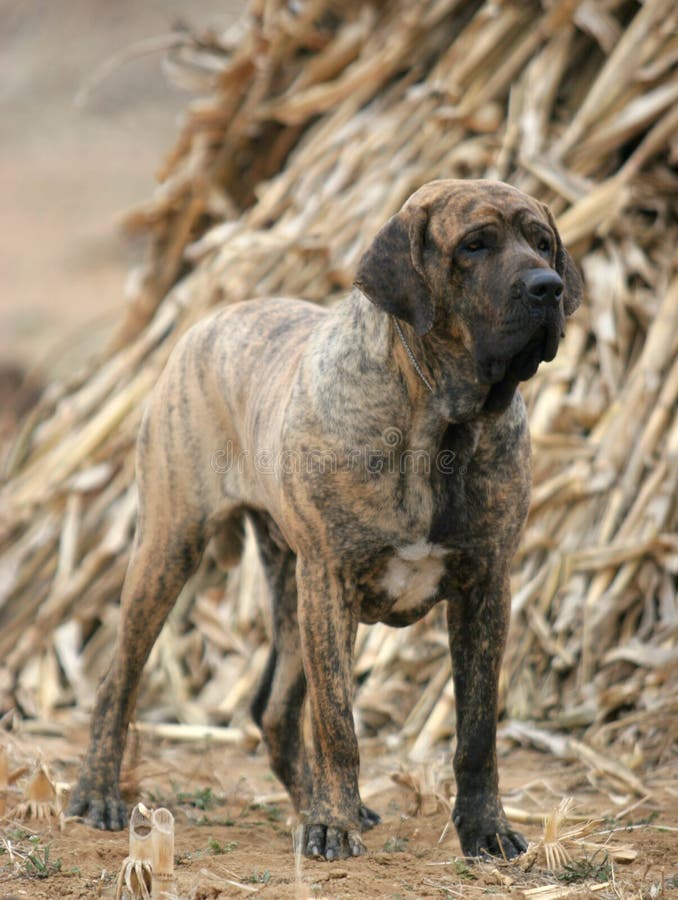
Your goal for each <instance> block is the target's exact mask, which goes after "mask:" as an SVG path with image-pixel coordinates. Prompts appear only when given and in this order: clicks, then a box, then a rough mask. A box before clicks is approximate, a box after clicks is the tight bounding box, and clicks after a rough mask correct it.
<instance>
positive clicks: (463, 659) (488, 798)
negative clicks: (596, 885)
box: [447, 574, 527, 859]
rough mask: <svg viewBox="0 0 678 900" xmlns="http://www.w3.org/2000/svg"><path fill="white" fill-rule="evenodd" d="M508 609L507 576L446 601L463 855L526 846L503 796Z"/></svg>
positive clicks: (456, 818)
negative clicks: (500, 744)
mask: <svg viewBox="0 0 678 900" xmlns="http://www.w3.org/2000/svg"><path fill="white" fill-rule="evenodd" d="M509 612H510V590H509V580H508V575H507V574H505V575H503V576H502V577H501V578H494V577H492V576H491V577H489V578H488V579H487V581H486V582H485V583H483V584H477V585H476V586H474V587H473V588H471V589H470V590H469V591H468V592H467V593H466V595H465V596H463V597H459V598H458V599H457V600H454V601H450V602H449V603H448V612H447V621H448V630H449V638H450V651H451V654H452V670H453V674H454V689H455V696H456V703H457V750H456V753H455V756H454V771H455V776H456V780H457V800H456V803H455V806H454V811H453V813H452V819H453V822H454V824H455V827H456V829H457V833H458V835H459V840H460V842H461V848H462V852H463V853H464V855H465V856H484V855H487V854H490V855H492V856H502V855H504V856H506V857H507V858H508V859H511V858H513V857H514V856H517V855H518V854H519V853H522V852H523V851H524V850H526V849H527V844H526V842H525V839H524V838H523V836H522V835H521V834H519V833H518V832H516V831H513V830H512V829H511V828H510V826H509V824H508V821H507V819H506V815H505V813H504V809H503V807H502V804H501V800H500V799H499V776H498V772H497V750H496V737H497V690H498V682H499V668H500V666H501V660H502V656H503V653H504V645H505V643H506V634H507V631H508V621H509Z"/></svg>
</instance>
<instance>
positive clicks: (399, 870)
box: [0, 725, 678, 900]
mask: <svg viewBox="0 0 678 900" xmlns="http://www.w3.org/2000/svg"><path fill="white" fill-rule="evenodd" d="M56 730H59V729H56ZM0 740H1V741H3V742H4V743H6V745H7V747H8V749H9V753H10V758H11V761H12V768H15V767H16V766H18V765H21V764H22V763H24V764H25V763H32V762H33V761H35V760H36V759H41V760H43V761H45V762H47V763H48V764H49V765H50V767H51V770H52V772H53V773H54V775H55V777H56V779H57V780H58V781H60V782H61V781H65V782H70V781H72V780H73V779H74V778H75V777H77V768H78V762H79V760H80V758H81V754H82V751H83V749H84V747H85V741H86V730H85V727H84V725H78V726H77V727H66V728H65V729H64V730H63V735H62V736H53V735H52V736H48V735H45V734H33V735H28V734H25V733H24V734H22V733H20V732H19V733H17V734H9V733H6V734H5V735H3V736H2V737H0ZM500 750H501V755H502V759H501V778H502V791H503V796H504V803H505V805H506V806H507V808H510V809H512V810H517V811H518V812H517V813H514V821H515V822H518V821H519V820H520V821H521V824H520V828H521V830H522V831H523V832H524V834H525V835H526V837H527V838H528V839H529V840H530V841H537V840H538V839H539V837H540V835H541V834H542V830H543V829H542V825H541V817H542V815H543V814H544V813H548V812H549V811H550V810H551V809H553V808H554V807H555V806H557V804H558V803H559V802H560V800H561V799H562V798H563V797H566V796H573V797H574V798H575V800H576V806H575V808H574V812H576V813H577V814H579V815H582V816H587V817H588V816H590V817H602V818H603V819H604V821H603V822H602V823H601V824H600V825H599V826H598V827H597V829H596V831H595V833H594V834H593V835H591V836H590V837H589V838H588V840H591V841H595V842H597V843H601V844H602V843H605V842H609V841H611V842H612V843H614V844H617V845H619V844H622V845H624V846H627V847H629V848H631V849H633V850H634V851H636V854H637V855H636V858H635V860H633V861H632V862H630V863H627V864H624V865H622V864H620V863H613V864H610V862H609V859H608V857H607V855H606V852H605V850H604V849H601V850H595V849H588V850H586V849H583V850H580V851H578V852H577V853H576V854H573V857H574V862H573V865H572V866H571V867H570V868H569V869H566V870H565V871H564V872H561V873H560V875H559V876H555V875H553V874H550V873H548V872H547V871H546V870H545V868H544V866H543V865H540V864H539V863H537V864H536V865H535V867H534V868H533V869H532V870H531V871H529V872H523V871H522V870H521V869H519V868H517V867H516V866H513V865H507V864H505V863H503V862H502V863H499V864H497V865H493V864H490V863H488V864H483V865H478V864H471V863H468V862H465V861H463V860H461V859H460V858H459V854H460V848H459V844H458V841H457V838H456V835H455V833H454V829H453V828H451V827H448V811H447V810H446V809H445V808H444V803H442V802H441V803H440V804H438V808H436V803H435V801H434V799H433V793H434V792H436V793H438V795H439V796H440V797H442V798H443V799H446V798H447V797H449V789H450V787H451V790H453V789H454V788H453V783H452V785H451V786H450V785H449V781H448V779H449V776H450V766H449V758H447V759H446V758H445V757H444V756H441V757H439V758H436V759H434V760H431V761H430V762H429V763H428V764H427V765H426V766H421V765H413V764H411V763H407V761H406V756H405V754H404V752H403V751H401V750H399V751H395V750H393V751H388V752H387V751H385V750H384V742H383V741H378V742H377V743H375V742H372V743H370V742H367V744H365V743H363V768H362V778H361V790H362V793H363V799H364V800H365V801H366V802H367V803H368V805H370V806H372V807H373V808H374V809H375V810H377V811H378V812H379V813H380V815H381V816H382V823H381V824H380V825H379V826H377V827H376V828H375V829H373V830H372V831H370V832H368V833H367V834H366V835H365V842H366V844H367V847H368V849H369V855H368V856H366V857H364V858H360V859H353V860H342V861H338V862H335V863H324V862H315V861H309V860H305V859H304V860H301V861H300V868H298V867H296V866H295V858H294V854H293V849H292V835H293V831H294V825H293V823H292V822H291V815H290V814H291V808H290V806H289V803H288V802H287V800H286V799H285V797H284V794H283V793H281V791H280V786H279V784H278V782H277V781H276V780H275V779H274V777H273V776H272V775H271V774H270V771H269V769H268V766H267V763H266V759H265V754H264V752H263V749H262V748H261V747H259V748H258V749H256V750H255V751H254V752H246V751H244V750H241V749H237V748H232V747H226V748H225V747H223V746H222V747H219V746H216V745H215V744H209V743H205V742H203V741H197V742H194V743H190V744H185V743H184V744H177V743H174V744H171V743H168V742H159V741H157V740H156V739H154V738H152V737H148V736H146V735H145V736H144V737H143V739H141V738H138V739H137V745H136V750H135V752H134V753H133V754H132V756H133V759H132V760H131V765H130V767H129V768H128V771H127V777H126V783H127V785H128V787H131V790H129V791H128V792H127V794H126V796H127V799H128V801H130V802H131V803H132V804H133V803H135V802H137V801H138V800H142V801H143V802H144V803H145V804H146V805H147V806H149V807H153V808H156V807H158V806H166V807H168V808H169V809H171V810H172V812H173V813H174V815H175V817H176V833H175V863H176V870H175V871H176V885H177V896H178V897H181V898H191V900H208V898H226V897H247V896H250V895H251V896H257V897H262V898H270V900H274V898H275V900H277V898H280V900H285V898H294V900H308V898H326V900H357V898H376V897H388V898H394V900H414V898H420V897H431V898H452V897H462V896H463V897H471V898H472V897H481V896H494V897H523V896H525V897H529V896H536V897H540V896H546V897H547V898H551V897H553V898H555V897H570V896H571V897H593V896H596V897H603V898H611V897H616V898H655V897H664V896H672V895H678V802H677V795H678V778H677V777H676V776H677V775H678V766H676V764H675V763H674V764H673V767H672V768H671V767H670V766H666V767H664V768H661V769H657V770H655V771H653V772H648V773H645V775H644V777H645V781H646V783H647V786H648V789H649V791H650V792H651V796H649V797H648V798H646V799H644V800H642V801H641V802H639V803H638V802H637V800H638V798H635V800H634V799H633V798H630V799H629V798H615V800H616V802H613V799H611V798H610V796H608V795H607V794H606V793H604V792H601V791H600V790H597V789H595V788H594V787H593V786H592V785H591V784H590V783H589V781H588V780H587V773H586V771H585V770H584V768H583V767H581V766H578V765H565V764H564V763H563V762H562V761H559V760H556V759H554V758H552V757H550V756H547V755H544V754H541V753H538V752H536V751H528V750H524V749H517V748H515V747H513V748H510V747H509V745H508V744H504V743H502V744H501V745H500ZM399 771H400V772H406V773H408V774H409V775H411V776H412V778H413V780H414V783H415V784H416V785H418V786H419V787H420V788H421V786H426V790H425V791H424V795H423V808H422V810H421V812H420V813H419V814H417V813H415V810H414V806H415V794H414V793H413V792H412V791H409V790H407V789H405V788H403V787H399V786H398V785H397V784H395V783H394V782H393V781H392V780H391V778H390V776H391V774H392V773H397V772H399ZM13 804H14V801H12V805H13ZM0 827H1V834H2V838H1V840H0V900H9V898H10V897H12V898H18V897H21V898H24V897H25V898H31V900H47V898H49V900H54V898H57V897H63V898H84V897H101V898H113V897H115V885H116V877H117V874H118V871H119V870H120V867H121V864H122V862H123V860H124V858H125V856H126V855H127V841H128V838H127V834H126V833H117V834H110V833H101V832H97V831H94V830H93V829H90V828H88V827H86V826H85V825H83V824H81V823H79V822H75V821H66V822H65V823H62V824H61V827H60V826H59V824H58V823H57V822H56V821H54V822H52V823H43V822H36V821H35V820H33V819H28V820H19V819H17V818H16V816H13V815H12V814H11V813H9V814H8V815H6V816H5V817H4V818H3V819H2V821H1V823H0ZM548 885H551V886H553V887H557V888H559V889H560V891H562V892H563V893H554V894H547V895H543V894H542V895H540V894H536V895H534V894H532V895H530V894H529V893H525V892H526V891H529V890H531V889H532V890H533V889H535V888H539V887H542V888H545V887H546V886H548Z"/></svg>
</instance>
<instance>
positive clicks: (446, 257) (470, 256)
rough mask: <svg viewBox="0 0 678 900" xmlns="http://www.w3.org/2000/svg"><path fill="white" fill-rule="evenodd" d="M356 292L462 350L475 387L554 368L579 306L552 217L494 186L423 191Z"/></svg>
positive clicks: (381, 238)
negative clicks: (545, 365) (542, 366)
mask: <svg viewBox="0 0 678 900" xmlns="http://www.w3.org/2000/svg"><path fill="white" fill-rule="evenodd" d="M355 283H356V286H357V287H358V288H359V289H360V290H361V291H362V292H363V293H364V294H365V295H366V296H367V297H368V298H369V299H370V300H371V301H372V302H373V303H374V304H375V305H376V306H378V307H380V308H381V309H383V310H385V311H386V312H387V313H391V314H392V315H394V316H396V317H397V318H398V319H401V320H403V321H405V322H408V323H409V324H410V325H411V326H412V327H413V329H414V331H415V333H416V334H417V335H419V336H423V335H426V334H428V333H429V332H432V333H434V334H435V335H436V337H439V338H443V337H444V336H448V338H449V339H453V338H455V339H458V340H460V341H461V342H462V343H463V345H464V347H465V348H466V350H467V351H468V352H469V353H470V354H471V356H472V358H473V362H474V367H475V372H476V377H477V379H478V381H479V382H481V383H483V384H487V385H490V386H494V385H499V384H503V385H507V387H509V389H510V385H511V384H513V386H514V388H515V385H516V384H517V383H518V382H519V381H525V380H526V379H528V378H531V377H532V375H534V373H535V372H536V371H537V368H538V366H539V363H540V362H542V360H546V361H548V360H551V359H553V357H554V356H555V354H556V350H557V349H558V342H559V340H560V338H561V337H562V335H563V333H564V326H565V317H566V316H569V315H571V313H573V312H574V310H575V309H576V308H577V306H579V303H580V300H581V296H582V282H581V278H580V276H579V273H578V272H577V269H576V268H575V265H574V263H573V261H572V258H571V257H570V255H569V253H568V252H567V250H565V248H564V247H563V244H562V241H561V239H560V235H559V234H558V230H557V229H556V226H555V222H554V220H553V216H552V215H551V213H550V211H549V210H548V208H547V207H546V206H545V205H544V204H543V203H539V202H538V201H537V200H534V199H533V198H531V197H528V196H527V195H526V194H524V193H522V192H521V191H519V190H517V189H516V188H513V187H510V186H509V185H507V184H503V183H502V182H493V181H454V180H449V181H433V182H430V183H429V184H426V185H424V186H423V187H422V188H420V189H419V190H418V191H416V193H414V194H413V195H412V196H411V197H410V199H409V200H408V201H407V202H406V203H405V205H404V206H403V208H402V209H401V210H400V212H398V213H397V214H396V215H395V216H393V217H392V218H391V219H389V221H388V222H387V223H386V225H384V227H383V228H382V229H381V230H380V231H379V233H378V234H377V236H376V238H375V239H374V241H373V242H372V244H371V245H370V247H369V248H368V250H367V252H366V253H365V254H364V256H363V258H362V260H361V262H360V265H359V268H358V273H357V276H356V280H355ZM498 393H500V394H503V393H505V391H503V390H502V391H499V392H498ZM511 393H512V392H511Z"/></svg>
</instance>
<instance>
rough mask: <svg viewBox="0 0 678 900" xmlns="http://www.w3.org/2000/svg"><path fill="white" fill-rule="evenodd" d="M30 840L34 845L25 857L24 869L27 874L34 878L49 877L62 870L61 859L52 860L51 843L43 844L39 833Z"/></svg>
mask: <svg viewBox="0 0 678 900" xmlns="http://www.w3.org/2000/svg"><path fill="white" fill-rule="evenodd" d="M29 840H30V842H31V844H32V845H33V849H32V850H31V852H30V853H29V854H28V856H26V857H25V858H24V870H25V872H26V874H27V875H29V876H31V877H33V878H49V876H50V875H54V874H55V873H56V872H60V871H61V860H60V859H54V860H52V859H50V858H49V855H50V845H49V844H45V845H44V846H43V845H42V844H41V843H40V838H39V837H38V836H37V835H34V836H33V837H31V838H29Z"/></svg>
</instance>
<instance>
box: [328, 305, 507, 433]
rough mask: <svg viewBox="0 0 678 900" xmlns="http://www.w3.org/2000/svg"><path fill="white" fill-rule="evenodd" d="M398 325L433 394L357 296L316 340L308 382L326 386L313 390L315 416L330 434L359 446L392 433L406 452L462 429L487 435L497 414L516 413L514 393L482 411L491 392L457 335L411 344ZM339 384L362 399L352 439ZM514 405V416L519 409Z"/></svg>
mask: <svg viewBox="0 0 678 900" xmlns="http://www.w3.org/2000/svg"><path fill="white" fill-rule="evenodd" d="M400 325H401V328H402V331H403V335H404V337H405V340H406V341H407V343H408V345H409V347H410V349H411V350H412V353H413V354H414V357H415V359H416V360H417V363H418V364H419V366H420V368H421V370H422V371H423V373H424V374H425V376H426V378H427V379H428V381H429V382H430V384H431V386H432V387H433V392H431V391H429V389H428V388H427V387H426V385H425V384H424V382H423V381H422V379H421V377H420V375H419V374H418V372H417V371H416V369H415V367H414V365H413V363H412V361H411V360H410V359H409V357H408V354H407V351H406V349H405V347H404V346H403V343H402V341H401V340H400V337H399V335H398V333H397V331H396V329H395V326H394V322H393V319H392V317H391V316H390V315H388V314H387V313H385V312H384V311H382V310H380V309H378V308H377V307H376V306H374V304H373V303H371V302H370V301H369V300H368V299H367V298H366V297H365V296H364V295H363V294H361V293H360V292H359V291H357V290H355V291H354V292H353V293H352V294H351V296H350V297H349V298H347V299H346V300H345V301H343V302H340V303H339V304H337V306H336V307H335V308H334V309H333V310H331V311H330V315H329V316H328V318H327V320H326V322H325V323H323V326H322V327H321V329H320V333H319V334H318V335H317V337H318V338H319V342H318V343H317V344H316V350H315V364H314V365H315V368H316V370H317V380H316V384H318V383H320V384H324V385H325V386H326V390H325V391H322V390H321V391H320V396H319V402H320V405H321V406H322V407H323V409H320V410H318V411H319V412H320V413H321V415H322V418H323V420H324V421H325V422H329V423H330V427H331V428H332V430H334V431H335V433H336V434H337V435H339V434H342V435H343V437H344V438H346V439H349V440H351V437H352V439H353V440H355V441H357V442H358V444H359V445H360V444H364V443H366V442H369V437H368V435H367V431H368V430H372V431H373V432H381V433H383V432H384V431H385V430H386V429H388V428H397V429H398V430H399V431H400V432H401V434H402V436H403V439H404V442H405V445H406V446H407V447H408V448H410V449H413V450H419V449H422V450H429V449H432V444H436V443H437V442H439V441H440V439H441V438H442V435H443V434H444V432H445V430H446V429H447V428H448V427H449V426H455V425H457V426H460V427H463V426H465V425H468V427H469V428H470V429H471V430H472V431H474V432H477V431H478V429H479V428H482V427H483V425H486V426H487V427H489V428H490V429H491V430H495V429H496V428H497V427H499V428H500V427H501V420H502V419H503V418H504V416H502V412H503V411H504V410H508V409H510V408H515V407H516V404H514V403H512V400H513V397H514V394H515V388H514V387H512V388H511V390H510V394H509V396H508V397H507V402H504V403H502V404H501V409H491V408H490V409H488V408H487V407H489V406H491V403H488V398H489V397H490V395H491V386H490V385H488V384H482V383H481V382H480V381H479V380H478V377H477V375H476V371H475V363H474V360H473V357H472V354H471V352H470V350H469V348H468V347H466V346H465V345H464V342H463V337H462V336H461V335H460V336H458V337H455V336H454V335H453V336H452V338H450V337H449V336H447V335H440V334H436V333H435V332H430V333H429V334H427V335H425V336H424V337H422V338H418V337H417V336H416V335H415V333H414V331H413V329H412V328H411V327H410V326H408V325H407V324H406V323H404V322H401V323H400ZM330 332H331V334H330ZM327 338H330V339H329V340H328V339H327ZM343 384H347V385H350V386H351V390H350V394H349V399H350V401H351V403H352V405H353V404H354V403H355V398H356V396H360V397H361V399H362V401H363V405H362V408H361V416H360V421H361V422H362V423H364V425H365V432H364V433H363V434H358V433H356V425H355V422H356V417H355V412H354V411H353V414H351V415H350V416H347V417H346V420H343V416H342V413H341V410H342V409H343V404H342V402H341V396H339V395H338V392H340V391H341V387H342V385H343ZM323 394H325V401H324V402H323ZM518 405H519V407H520V409H521V410H522V408H523V406H522V403H520V402H519V403H518ZM509 418H513V416H510V417H509Z"/></svg>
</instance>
